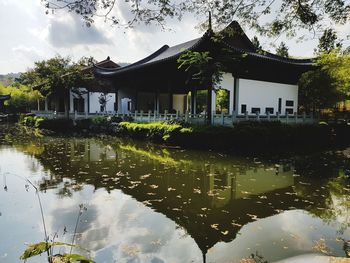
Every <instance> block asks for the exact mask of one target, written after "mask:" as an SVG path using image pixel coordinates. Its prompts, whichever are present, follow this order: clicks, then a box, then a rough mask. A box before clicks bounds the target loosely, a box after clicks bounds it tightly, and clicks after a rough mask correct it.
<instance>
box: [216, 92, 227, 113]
mask: <svg viewBox="0 0 350 263" xmlns="http://www.w3.org/2000/svg"><path fill="white" fill-rule="evenodd" d="M229 94H230V93H229V91H228V90H226V89H218V90H216V106H217V110H219V111H220V112H222V111H223V110H228V109H229V105H230V96H229Z"/></svg>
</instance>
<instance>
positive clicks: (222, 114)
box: [221, 112, 225, 125]
mask: <svg viewBox="0 0 350 263" xmlns="http://www.w3.org/2000/svg"><path fill="white" fill-rule="evenodd" d="M221 124H222V125H224V124H225V116H224V113H223V112H221Z"/></svg>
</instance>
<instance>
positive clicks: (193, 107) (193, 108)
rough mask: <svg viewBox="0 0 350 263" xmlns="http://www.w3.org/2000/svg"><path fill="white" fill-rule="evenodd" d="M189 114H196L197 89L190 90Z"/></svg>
mask: <svg viewBox="0 0 350 263" xmlns="http://www.w3.org/2000/svg"><path fill="white" fill-rule="evenodd" d="M191 114H197V90H196V89H195V88H193V89H192V90H191Z"/></svg>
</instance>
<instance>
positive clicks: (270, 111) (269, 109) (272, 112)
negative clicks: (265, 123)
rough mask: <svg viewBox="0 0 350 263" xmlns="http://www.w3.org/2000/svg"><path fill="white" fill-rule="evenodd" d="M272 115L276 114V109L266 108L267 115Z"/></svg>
mask: <svg viewBox="0 0 350 263" xmlns="http://www.w3.org/2000/svg"><path fill="white" fill-rule="evenodd" d="M267 113H270V114H274V113H275V108H273V107H266V108H265V114H267Z"/></svg>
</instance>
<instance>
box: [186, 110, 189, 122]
mask: <svg viewBox="0 0 350 263" xmlns="http://www.w3.org/2000/svg"><path fill="white" fill-rule="evenodd" d="M188 114H189V113H188V110H186V112H185V122H188Z"/></svg>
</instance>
